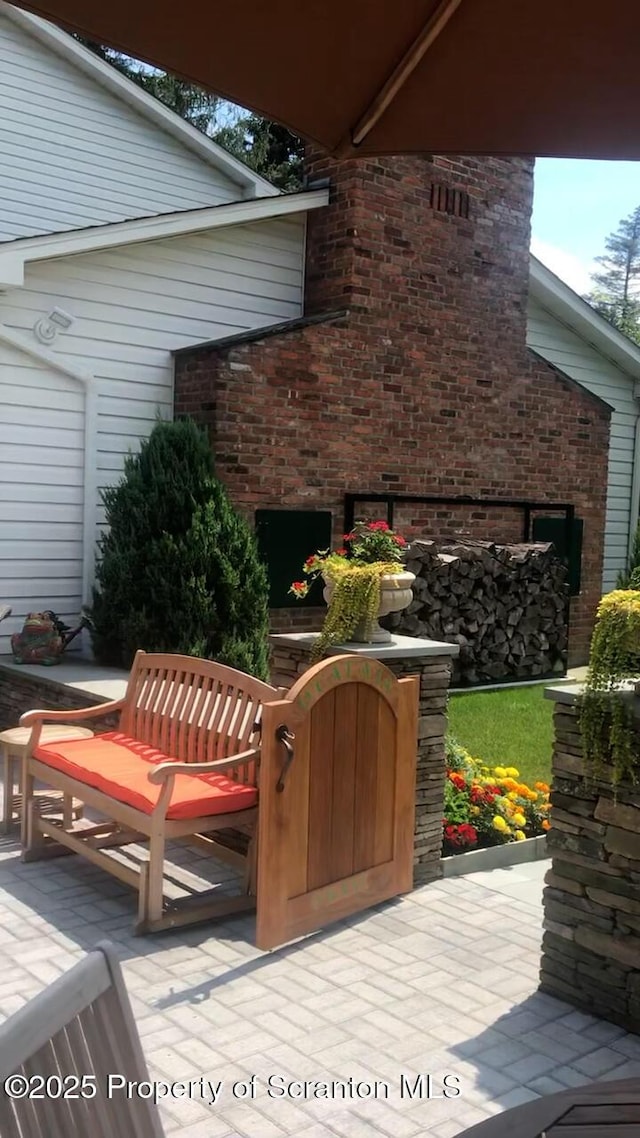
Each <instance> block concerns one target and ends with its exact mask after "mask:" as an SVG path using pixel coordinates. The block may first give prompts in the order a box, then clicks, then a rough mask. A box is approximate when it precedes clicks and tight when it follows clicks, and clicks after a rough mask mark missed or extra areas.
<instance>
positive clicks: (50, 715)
mask: <svg viewBox="0 0 640 1138" xmlns="http://www.w3.org/2000/svg"><path fill="white" fill-rule="evenodd" d="M124 702H125V701H124V700H123V699H112V700H110V701H109V702H108V703H100V704H98V705H97V706H96V707H80V708H77V709H74V710H73V711H25V713H24V715H21V716H20V726H21V727H31V726H32V725H33V724H34V723H40V724H42V723H63V724H66V723H79V722H81V721H82V720H83V719H97V718H98V716H99V715H110V714H111V712H113V711H121V710H122V708H123V707H124Z"/></svg>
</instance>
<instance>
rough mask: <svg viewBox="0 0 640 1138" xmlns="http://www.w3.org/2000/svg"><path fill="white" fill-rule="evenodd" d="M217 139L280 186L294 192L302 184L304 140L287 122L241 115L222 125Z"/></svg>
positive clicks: (257, 171)
mask: <svg viewBox="0 0 640 1138" xmlns="http://www.w3.org/2000/svg"><path fill="white" fill-rule="evenodd" d="M215 141H216V142H217V143H219V145H220V146H224V148H225V150H228V151H229V152H230V153H231V154H233V155H234V156H235V157H236V158H239V159H240V161H241V162H246V164H247V166H250V167H251V169H252V170H255V171H256V173H257V174H261V175H262V177H263V178H266V179H267V181H269V182H271V183H272V184H273V185H274V186H277V187H278V189H280V190H284V191H285V192H287V193H292V192H294V191H295V190H299V189H300V187H301V186H302V178H303V157H304V142H303V140H302V139H301V138H299V137H298V136H297V135H296V134H292V132H291V131H290V130H289V129H288V128H287V127H286V126H281V125H280V123H275V122H270V121H269V120H268V119H263V118H260V116H259V115H246V116H241V117H239V118H238V119H237V120H236V121H235V122H233V123H230V124H228V125H227V126H223V127H221V128H220V130H218V131H217V133H216V134H215Z"/></svg>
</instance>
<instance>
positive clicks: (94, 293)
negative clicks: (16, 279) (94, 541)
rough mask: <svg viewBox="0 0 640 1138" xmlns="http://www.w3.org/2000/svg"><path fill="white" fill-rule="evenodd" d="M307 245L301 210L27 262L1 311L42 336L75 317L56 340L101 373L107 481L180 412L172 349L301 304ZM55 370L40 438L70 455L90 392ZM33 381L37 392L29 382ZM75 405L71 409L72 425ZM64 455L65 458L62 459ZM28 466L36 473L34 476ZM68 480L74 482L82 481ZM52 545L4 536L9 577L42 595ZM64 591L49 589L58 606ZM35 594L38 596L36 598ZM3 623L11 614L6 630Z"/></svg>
mask: <svg viewBox="0 0 640 1138" xmlns="http://www.w3.org/2000/svg"><path fill="white" fill-rule="evenodd" d="M303 247H304V221H303V219H302V218H301V217H295V218H293V219H287V220H281V221H268V222H258V223H255V224H253V225H242V226H237V227H233V228H229V229H226V230H224V231H223V230H219V231H217V232H211V233H209V234H198V235H194V236H191V237H179V238H172V239H170V240H163V241H154V242H148V243H146V244H144V245H135V246H128V247H124V248H122V249H118V250H114V251H111V252H102V253H93V254H85V255H82V256H76V257H68V258H60V259H59V260H57V261H47V262H42V263H39V264H34V265H32V266H30V267H28V268H27V273H26V281H25V287H24V288H22V289H13V290H10V291H8V292H6V293H4V294H0V322H2V323H3V324H5V325H7V326H8V327H9V328H11V329H14V330H18V331H21V332H23V333H26V334H28V335H30V336H31V335H32V329H33V326H34V324H35V323H36V321H37V320H38V319H39V318H40V317H41V316H43V315H45V314H46V313H47V312H48V311H49V310H50V309H51V308H52V306H54V305H58V306H59V307H61V308H63V309H64V310H65V311H66V312H68V313H69V314H70V315H72V316H73V317H74V323H73V324H72V326H71V328H70V329H69V330H68V331H67V332H65V333H63V334H61V335H59V336H58V338H57V340H56V341H55V343H54V344H53V345H52V346H51V347H50V349H49V350H50V351H51V352H53V353H55V354H56V355H59V356H60V358H61V360H64V361H65V362H66V363H67V364H68V365H69V366H70V367H72V368H73V367H75V368H77V369H81V370H82V371H84V372H88V373H90V374H92V375H93V376H94V378H95V381H96V387H97V394H98V429H97V437H96V440H95V445H96V464H97V470H98V489H100V488H104V487H105V486H107V485H112V484H114V483H115V482H117V481H118V479H119V477H120V475H121V473H122V470H123V465H124V458H125V456H126V454H127V453H128V452H129V451H135V450H137V448H138V446H139V442H140V439H141V437H145V436H147V435H148V434H149V433H150V431H151V429H152V427H153V425H154V422H155V420H156V417H157V415H158V414H160V415H161V416H163V417H164V418H169V417H170V416H171V414H172V408H173V359H172V355H171V352H172V350H174V349H176V348H181V347H185V346H188V345H190V344H195V343H199V342H202V341H203V340H210V339H215V338H218V337H222V336H227V335H233V334H235V333H237V332H242V331H245V330H249V329H252V328H258V327H266V326H267V325H269V324H274V323H277V322H278V321H282V320H288V319H293V318H295V317H297V316H300V315H301V312H302V271H303ZM34 343H35V340H34ZM30 367H31V370H30V372H29V373H28V374H29V375H30V376H31V387H32V388H35V387H36V386H37V384H38V383H40V382H41V380H40V378H39V375H38V372H37V368H36V367H34V366H33V365H30ZM22 374H23V373H22V372H21V373H20V377H19V378H18V376H17V375H16V373H15V366H14V364H13V363H12V361H10V360H6V359H5V358H4V357H3V356H0V377H1V378H2V393H1V394H0V418H3V416H4V409H3V403H4V391H5V389H6V385H7V384H9V382H10V383H11V384H12V387H13V390H14V391H15V389H16V386H17V387H18V388H20V386H24V380H23V379H22ZM45 378H46V384H45V386H46V390H47V399H46V401H45V402H44V403H43V404H42V406H41V407H40V408H39V410H38V418H37V422H38V424H42V426H41V429H39V433H37V434H35V433H34V435H33V438H34V439H37V440H38V441H40V440H41V439H42V438H43V437H44V436H45V435H46V437H47V438H48V440H49V446H53V447H54V452H53V453H54V454H56V455H57V454H60V455H62V456H63V457H64V456H65V455H66V454H67V450H68V448H67V447H66V444H65V448H64V449H62V450H59V451H58V450H57V449H55V448H58V447H60V446H61V444H60V443H59V441H58V440H59V439H60V438H61V437H63V438H67V434H66V432H67V431H70V432H71V434H72V435H73V438H74V440H76V441H77V439H76V434H75V432H76V431H77V430H79V424H78V423H77V421H76V416H77V407H78V404H77V400H76V401H75V402H74V400H73V399H72V395H71V393H72V386H70V382H69V381H67V380H65V379H64V377H57V376H55V375H54V376H49V375H48V374H47V375H46V376H43V378H42V382H43V383H44V380H45ZM24 390H25V392H26V390H27V389H26V387H25V388H24ZM18 394H19V391H18ZM74 398H75V396H74ZM67 413H69V415H70V416H71V420H70V423H69V425H68V426H65V423H66V416H67ZM30 416H31V412H30V411H29V410H27V409H25V411H24V413H23V418H24V419H25V424H24V427H23V428H22V434H21V435H20V440H27V441H28V438H30V437H31V432H30V429H29V423H30V422H31V421H32V420H31V417H30ZM34 422H35V420H34ZM3 429H4V430H5V431H6V433H7V436H11V437H12V438H13V437H15V435H14V427H13V426H9V425H8V424H7V425H6V426H5V427H4V428H3ZM61 431H62V432H63V434H62V436H61V435H60V432H61ZM4 437H5V436H4V435H3V436H2V438H3V440H4ZM69 437H70V436H69ZM74 445H75V443H74ZM3 446H4V441H3ZM19 453H21V451H20V446H19V445H14V446H12V447H11V456H10V458H6V457H5V455H4V452H3V456H2V457H3V459H4V462H5V464H7V465H10V464H11V463H12V462H15V461H18V458H17V456H18V454H19ZM79 461H80V460H79V459H78V460H77V462H78V463H79ZM41 462H42V459H41V458H38V453H37V452H35V451H31V452H30V454H29V456H28V457H27V456H26V454H25V456H24V458H23V459H22V462H21V470H24V471H25V472H27V471H28V470H29V469H30V465H29V464H33V466H34V469H36V473H37V468H38V467H39V466H40V463H41ZM57 463H58V459H57V458H56V459H55V464H54V465H55V466H56V469H57ZM65 469H66V467H65ZM73 474H74V478H75V479H77V481H75V482H74V483H73V486H74V487H75V491H73V492H74V493H75V497H74V498H73V502H70V503H68V505H69V508H71V506H73V507H74V508H76V507H77V508H78V509H79V508H80V507H79V506H78V501H77V496H78V493H80V492H81V485H82V470H81V469H80V466H79V465H77V464H76V462H75V460H74V465H73ZM27 477H28V474H27V473H25V481H26V479H27ZM47 481H48V479H42V480H40V478H39V477H38V478H37V481H36V483H35V485H34V487H33V496H34V501H33V504H32V507H30V508H33V509H34V510H36V511H37V512H38V517H40V515H41V514H42V515H45V516H46V514H47V503H49V502H50V498H49V497H47V496H46V495H47V493H48V492H47V490H46V483H47ZM65 485H66V484H65ZM29 492H30V493H31V491H29ZM58 492H59V493H61V494H62V489H60V490H59V491H58V490H56V493H58ZM66 492H68V493H69V494H71V493H72V489H71V487H68V488H67V490H66V491H65V493H66ZM37 494H39V497H37ZM30 500H31V499H30ZM12 510H13V513H12V517H13V516H14V515H15V516H17V517H18V518H19V517H20V512H21V507H20V506H17V507H15V508H13V507H12ZM3 516H4V515H3ZM65 518H66V515H65ZM96 518H97V523H98V529H99V527H100V524H101V523H102V521H103V516H102V505H101V502H100V501H99V500H98V501H97V502H96ZM74 519H75V520H74V522H73V524H72V523H71V521H69V520H65V521H64V534H65V536H64V539H62V538H60V541H61V542H62V544H61V545H60V551H61V552H60V557H61V560H60V567H61V570H62V567H63V566H64V565H67V566H68V570H69V577H68V580H67V581H66V583H65V588H67V589H68V590H69V592H68V596H69V598H71V597H73V598H74V603H75V602H76V600H77V598H78V585H77V581H78V576H77V573H79V572H80V567H79V560H80V557H81V553H80V552H79V542H80V539H81V532H82V517H81V512H80V513H79V514H77V516H76V515H74ZM50 524H51V525H52V524H53V523H50ZM60 524H61V525H62V524H63V523H62V522H61V523H60ZM72 539H73V540H72ZM71 547H73V552H74V556H73V558H72V557H71V552H72V548H71ZM40 548H41V545H40V544H39V543H38V541H37V539H36V538H35V537H34V539H33V540H30V542H29V545H28V548H27V550H26V551H23V552H22V553H20V555H19V557H18V556H17V555H16V556H15V557H14V555H13V554H12V553H11V548H10V546H9V545H7V544H4V545H3V546H2V550H3V557H4V558H5V562H4V563H3V564H4V568H5V570H6V576H7V580H20V579H21V578H22V577H23V576H25V581H24V583H23V584H20V586H16V588H19V589H20V590H22V589H23V585H24V589H25V590H26V592H27V593H29V590H30V589H31V585H30V584H28V583H27V582H29V581H30V580H33V581H34V584H33V589H34V590H35V589H36V585H35V580H36V579H37V580H38V582H39V584H38V590H39V591H38V590H36V591H38V596H39V597H41V595H42V589H41V588H40V585H41V584H43V582H44V581H46V575H45V577H44V578H42V576H41V575H40V573H39V570H38V575H37V578H36V570H35V568H34V567H33V566H35V565H36V563H37V564H39V563H40V562H39V560H38V559H39V553H38V550H39V549H40ZM42 548H43V549H44V546H42ZM56 548H57V546H56ZM45 553H46V550H45ZM63 554H64V558H63ZM12 561H14V565H13V567H12V564H11V563H12ZM32 562H33V564H32ZM76 562H78V564H77V565H76ZM72 563H73V564H72ZM76 570H77V573H76ZM44 592H45V593H46V592H47V590H46V589H45V590H44ZM14 594H15V589H14V593H12V594H11V595H7V596H4V597H1V596H0V600H5V601H6V602H7V603H14V604H15V600H16V598H15V595H14ZM21 595H22V594H21ZM56 596H57V594H56V595H55V596H54V595H53V594H52V595H51V596H49V597H48V602H49V605H50V606H51V605H53V604H54V601H55V599H56ZM45 599H47V598H46V597H45ZM32 600H33V598H30V603H32ZM78 603H79V602H78ZM75 611H77V605H76V610H75ZM3 627H4V626H3V625H0V630H2V629H3Z"/></svg>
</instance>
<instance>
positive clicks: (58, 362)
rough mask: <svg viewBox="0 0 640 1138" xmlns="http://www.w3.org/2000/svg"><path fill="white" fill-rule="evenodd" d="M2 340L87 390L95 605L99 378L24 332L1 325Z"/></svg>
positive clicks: (87, 561)
mask: <svg viewBox="0 0 640 1138" xmlns="http://www.w3.org/2000/svg"><path fill="white" fill-rule="evenodd" d="M0 341H1V342H2V343H5V344H9V345H10V347H12V348H16V349H17V350H18V351H20V352H24V353H25V354H26V355H28V356H31V358H32V359H34V360H37V361H38V363H41V364H46V366H47V367H50V368H53V369H54V370H55V371H59V372H60V373H61V374H62V375H66V376H68V377H69V378H70V379H73V380H75V381H76V383H79V384H80V386H81V387H82V388H83V389H84V455H83V466H84V486H83V492H82V493H83V507H82V603H83V605H87V604H90V603H91V589H92V585H93V572H94V562H95V552H94V543H95V538H96V525H97V513H96V502H97V494H98V470H97V464H96V462H95V455H96V438H97V430H98V392H97V390H96V383H95V377H94V376H93V375H92V374H91V372H88V371H84V370H83V369H81V368H79V367H76V366H75V365H74V364H68V363H67V362H66V360H64V358H62V357H60V356H59V355H58V354H57V352H50V351H48V350H47V348H43V347H41V346H40V345H39V344H37V343H35V342H34V341H33V340H31V339H30V338H29V336H26V335H25V334H24V333H23V332H17V331H16V330H15V329H14V328H7V326H6V324H0Z"/></svg>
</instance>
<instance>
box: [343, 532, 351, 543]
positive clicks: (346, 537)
mask: <svg viewBox="0 0 640 1138" xmlns="http://www.w3.org/2000/svg"><path fill="white" fill-rule="evenodd" d="M342 540H343V541H353V534H352V533H343V535H342Z"/></svg>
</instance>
